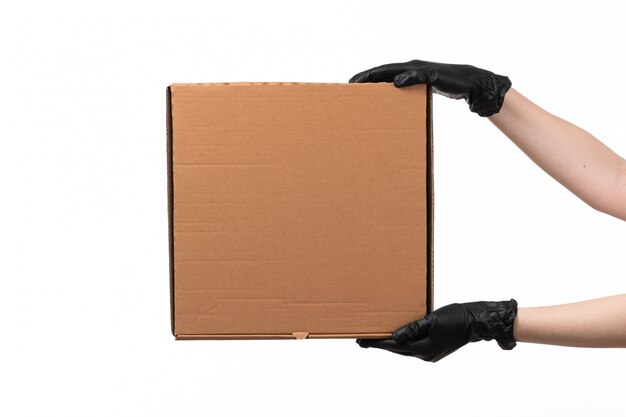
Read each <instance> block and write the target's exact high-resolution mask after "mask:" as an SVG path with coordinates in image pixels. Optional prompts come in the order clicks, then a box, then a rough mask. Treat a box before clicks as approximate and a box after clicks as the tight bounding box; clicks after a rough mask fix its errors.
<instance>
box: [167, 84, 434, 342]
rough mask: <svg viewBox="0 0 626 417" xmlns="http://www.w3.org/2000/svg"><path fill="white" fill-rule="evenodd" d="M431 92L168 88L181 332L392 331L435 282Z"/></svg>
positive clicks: (175, 325)
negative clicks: (433, 260)
mask: <svg viewBox="0 0 626 417" xmlns="http://www.w3.org/2000/svg"><path fill="white" fill-rule="evenodd" d="M430 145H431V138H430V92H429V91H428V90H427V88H426V87H424V86H415V87H410V88H404V89H397V88H395V87H394V86H393V85H390V84H314V83H234V84H233V83H230V84H228V83H223V84H175V85H172V86H171V87H170V88H169V89H168V151H169V152H168V160H169V161H168V168H169V169H168V180H169V197H170V201H169V203H170V204H169V210H170V257H171V265H170V268H171V270H170V272H171V280H172V281H171V285H172V331H173V333H174V335H176V336H177V337H178V338H281V337H288V338H293V337H297V338H302V337H307V336H308V337H385V336H388V335H389V334H390V332H392V331H393V330H394V329H395V328H397V327H399V326H400V325H402V324H405V323H406V322H409V321H412V320H415V319H418V318H421V317H422V316H424V314H425V313H426V312H427V311H428V309H429V305H430V302H431V294H430V291H431V290H432V286H431V285H430V284H431V282H430V281H431V280H432V270H431V268H432V258H431V257H432V241H431V239H432V212H431V209H432V207H431V202H432V200H431V197H432V183H431V180H432V177H431V167H430V160H431V158H430V149H431V148H430Z"/></svg>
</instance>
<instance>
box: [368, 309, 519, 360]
mask: <svg viewBox="0 0 626 417" xmlns="http://www.w3.org/2000/svg"><path fill="white" fill-rule="evenodd" d="M516 315H517V301H515V300H513V299H512V300H510V301H500V302H491V301H479V302H475V303H465V304H450V305H447V306H445V307H441V308H439V309H437V310H435V311H433V312H432V313H430V314H428V315H427V316H426V317H424V318H423V319H422V320H418V321H414V322H412V323H409V324H407V325H406V326H403V327H401V328H399V329H398V330H396V331H395V332H394V333H393V336H392V338H391V339H357V343H358V344H359V346H361V347H363V348H369V347H374V348H379V349H385V350H388V351H390V352H393V353H398V354H400V355H405V356H414V357H416V358H419V359H423V360H425V361H429V362H437V361H438V360H439V359H441V358H444V357H446V356H448V355H449V354H450V353H452V352H454V351H456V350H457V349H459V348H460V347H462V346H465V345H466V344H467V343H469V342H477V341H479V340H492V339H495V340H496V341H497V342H498V345H500V347H501V348H502V349H505V350H510V349H513V348H514V347H515V345H516V343H515V339H514V337H513V323H514V322H515V317H516Z"/></svg>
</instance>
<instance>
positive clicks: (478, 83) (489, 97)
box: [350, 60, 511, 117]
mask: <svg viewBox="0 0 626 417" xmlns="http://www.w3.org/2000/svg"><path fill="white" fill-rule="evenodd" d="M392 81H393V83H394V85H395V86H396V87H408V86H410V85H415V84H424V83H425V84H430V85H432V86H433V88H434V89H435V92H438V93H440V94H442V95H444V96H446V97H450V98H454V99H459V98H464V99H465V101H467V103H468V104H469V106H470V110H471V111H473V112H474V113H478V114H479V115H480V116H483V117H485V116H491V115H492V114H495V113H498V112H499V111H500V108H501V107H502V103H504V95H505V94H506V92H507V91H509V88H511V81H510V80H509V78H508V77H505V76H502V75H497V74H494V73H493V72H490V71H486V70H483V69H480V68H476V67H473V66H471V65H455V64H441V63H438V62H428V61H418V60H413V61H409V62H404V63H401V64H387V65H381V66H380V67H375V68H372V69H369V70H367V71H363V72H360V73H358V74H356V75H355V76H354V77H352V78H350V82H351V83H378V82H392Z"/></svg>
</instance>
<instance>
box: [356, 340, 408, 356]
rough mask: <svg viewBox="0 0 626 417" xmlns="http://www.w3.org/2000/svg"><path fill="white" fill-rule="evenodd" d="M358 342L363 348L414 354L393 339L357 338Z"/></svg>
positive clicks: (406, 354)
mask: <svg viewBox="0 0 626 417" xmlns="http://www.w3.org/2000/svg"><path fill="white" fill-rule="evenodd" d="M357 343H358V344H359V346H361V347H362V348H370V347H372V348H376V349H382V350H386V351H389V352H392V353H397V354H400V355H405V356H412V352H411V351H410V350H409V349H408V348H407V347H406V346H403V345H400V344H398V343H396V342H395V341H394V340H392V339H357Z"/></svg>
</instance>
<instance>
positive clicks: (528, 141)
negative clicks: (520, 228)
mask: <svg viewBox="0 0 626 417" xmlns="http://www.w3.org/2000/svg"><path fill="white" fill-rule="evenodd" d="M489 119H490V120H491V122H493V124H494V125H496V126H497V127H498V129H500V130H501V131H502V132H503V133H504V134H505V135H507V136H508V137H509V138H510V139H511V141H513V143H515V145H517V146H518V147H519V148H520V149H521V150H522V151H523V152H524V153H526V155H528V156H529V157H530V158H531V159H532V160H533V161H534V162H535V163H536V164H537V165H539V166H540V167H541V168H542V169H543V170H544V171H546V172H547V173H548V174H549V175H550V176H552V177H553V178H554V179H556V180H557V181H558V182H560V183H561V184H563V185H564V186H565V187H566V188H568V189H569V190H570V191H572V192H573V193H574V194H575V195H577V196H578V197H579V198H581V199H582V200H583V201H585V202H586V203H587V204H589V205H590V206H591V207H593V208H595V209H597V210H600V211H602V212H605V213H607V214H610V215H613V216H615V217H618V218H621V219H623V220H626V161H625V160H624V159H623V158H621V157H620V156H618V155H617V154H615V153H614V152H613V151H612V150H611V149H609V148H608V147H607V146H606V145H604V144H603V143H602V142H600V141H599V140H598V139H596V138H595V137H594V136H592V135H591V134H590V133H588V132H586V131H585V130H583V129H581V128H579V127H577V126H575V125H573V124H571V123H569V122H567V121H565V120H563V119H560V118H558V117H556V116H554V115H552V114H550V113H548V112H547V111H545V110H543V109H542V108H541V107H539V106H537V105H536V104H534V103H533V102H531V101H530V100H528V99H527V98H525V97H524V96H522V95H521V94H520V93H519V92H517V91H516V90H514V89H511V90H509V92H508V93H507V95H506V98H505V100H504V105H503V106H502V109H501V110H500V112H499V113H497V114H494V115H493V116H491V117H490V118H489Z"/></svg>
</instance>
